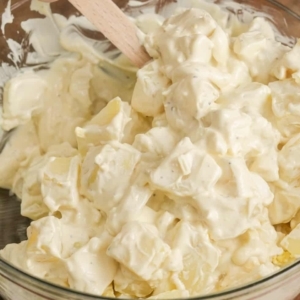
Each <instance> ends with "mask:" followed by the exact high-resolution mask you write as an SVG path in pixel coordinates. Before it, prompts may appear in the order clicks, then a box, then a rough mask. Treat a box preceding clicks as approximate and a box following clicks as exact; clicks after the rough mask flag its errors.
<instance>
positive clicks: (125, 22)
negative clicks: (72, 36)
mask: <svg viewBox="0 0 300 300" xmlns="http://www.w3.org/2000/svg"><path fill="white" fill-rule="evenodd" d="M40 1H43V2H48V3H51V2H55V1H57V0H40ZM69 2H70V3H72V4H73V5H74V6H75V7H76V8H77V9H78V10H79V11H80V12H81V13H82V14H83V15H84V16H85V17H86V18H87V19H88V20H89V21H90V22H91V23H93V24H94V25H95V26H96V28H97V29H98V30H99V31H100V32H102V33H103V34H104V35H105V37H106V38H107V39H108V40H110V41H111V42H112V43H113V44H114V45H115V46H116V47H117V48H118V49H119V50H120V51H121V52H123V53H124V54H125V55H126V56H127V57H128V58H129V59H130V61H131V62H132V63H133V64H134V65H136V66H137V67H139V68H141V67H142V66H143V65H144V64H145V63H146V62H148V61H149V60H150V56H149V55H148V53H147V52H146V51H145V49H144V47H142V46H141V44H140V42H139V39H138V37H137V28H136V26H135V25H134V24H133V23H132V22H131V21H130V20H129V18H128V17H127V16H126V15H125V14H124V13H123V12H122V10H121V9H120V8H119V7H118V6H117V5H116V4H115V3H114V2H113V1H112V0H100V1H99V0H69Z"/></svg>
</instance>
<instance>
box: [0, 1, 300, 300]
mask: <svg viewBox="0 0 300 300" xmlns="http://www.w3.org/2000/svg"><path fill="white" fill-rule="evenodd" d="M194 2H195V3H198V5H195V7H190V8H186V7H185V8H183V7H181V8H180V7H179V8H177V9H175V10H173V12H172V14H171V15H170V16H168V17H163V16H158V15H154V14H143V15H141V16H139V17H137V18H136V19H135V20H133V22H135V23H136V25H137V26H138V27H139V30H140V32H139V37H140V39H141V42H142V43H143V45H144V46H145V48H146V50H147V52H148V53H149V54H150V56H151V57H152V60H151V61H150V62H149V63H147V64H146V65H145V66H144V67H143V68H141V69H139V70H136V69H135V68H134V67H133V66H131V65H130V63H129V62H128V61H127V59H126V58H124V57H123V56H119V57H118V58H116V59H115V60H108V59H106V58H104V56H103V55H102V54H101V53H100V51H98V50H99V49H97V47H94V46H95V45H91V43H90V41H87V39H84V38H83V36H82V32H80V31H78V26H79V25H80V26H86V28H88V29H89V28H90V27H89V26H92V25H90V24H88V22H87V21H86V20H85V19H84V18H83V17H70V18H69V19H66V18H65V17H63V16H61V15H58V14H54V15H53V16H52V18H53V19H54V21H55V23H56V26H57V28H58V29H59V31H55V30H53V39H52V41H51V43H53V44H51V47H52V48H51V49H52V50H51V51H52V54H53V53H54V54H53V55H55V59H54V60H53V59H52V61H51V62H49V61H48V62H47V65H46V66H45V67H42V68H36V67H35V68H27V69H22V70H21V71H20V72H18V73H17V74H16V75H15V76H13V78H11V79H10V80H9V81H8V82H7V83H6V85H5V87H4V94H3V113H2V116H1V118H0V120H1V124H2V128H3V130H4V131H10V130H14V133H13V135H12V136H11V138H10V139H9V141H8V142H7V144H6V145H5V148H4V149H3V151H2V153H1V154H0V186H1V187H2V188H5V189H9V190H11V192H12V193H13V194H15V195H16V196H17V197H18V198H19V199H21V213H22V215H23V216H26V217H28V218H30V219H31V220H32V222H31V225H30V227H29V228H28V231H27V235H28V240H26V241H23V242H22V243H20V244H12V245H7V246H6V247H5V248H4V249H3V250H1V251H0V255H1V257H2V258H3V259H5V260H7V261H8V262H10V263H11V264H13V265H14V266H16V267H18V268H20V269H22V270H24V271H25V272H28V273H30V274H32V275H34V276H37V277H39V278H41V279H44V280H46V281H50V282H52V283H55V284H58V285H61V286H64V287H68V288H71V289H74V290H78V291H82V292H87V293H91V294H95V295H103V296H111V297H125V298H132V297H150V298H182V297H189V296H197V295H202V294H209V293H213V292H218V291H221V290H224V289H228V288H232V287H235V286H239V285H242V284H246V283H249V282H251V281H254V280H258V279H260V278H262V277H265V276H268V275H270V274H272V273H273V272H276V271H277V270H279V269H280V268H281V267H282V266H285V265H286V264H288V263H289V262H292V261H294V260H296V259H297V258H299V257H300V182H299V176H300V155H299V153H300V130H299V128H300V98H299V97H300V42H298V43H296V44H295V46H294V47H292V48H291V47H289V46H287V45H284V44H283V43H281V42H279V41H277V34H276V32H275V29H274V27H273V25H272V24H271V23H270V22H269V21H268V20H267V19H266V18H263V17H253V18H252V20H251V21H250V22H247V23H242V22H240V21H238V20H237V19H235V21H233V19H230V18H228V15H229V14H230V13H229V12H228V11H225V10H222V9H221V8H220V7H218V6H217V5H215V4H208V3H206V2H204V1H199V2H197V1H194ZM201 3H202V4H201ZM49 20H50V17H49V16H48V17H47V18H45V19H37V20H28V21H26V22H24V24H23V25H22V26H23V28H24V30H25V31H27V32H31V33H32V35H31V39H32V40H31V43H32V45H33V46H34V47H35V49H36V51H37V52H36V53H29V59H31V60H34V59H37V55H39V59H40V60H41V58H42V59H44V60H45V61H46V60H47V59H46V57H47V55H46V53H45V51H46V50H45V51H44V49H46V48H47V49H49V45H47V43H50V41H48V40H47V41H45V40H44V41H43V40H42V39H43V37H42V35H41V33H42V29H41V28H42V26H44V25H45V26H48V27H47V28H49V30H50V29H51V26H50V25H49V24H50V23H51V22H50V21H49ZM34 22H40V26H34V25H33V24H34ZM35 24H36V23H35ZM34 28H35V29H34ZM33 30H36V31H39V30H40V32H34V33H33V32H32V31H33ZM39 34H40V35H39ZM38 46H39V47H38ZM43 47H44V48H43Z"/></svg>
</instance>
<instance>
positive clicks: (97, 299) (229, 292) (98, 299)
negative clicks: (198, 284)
mask: <svg viewBox="0 0 300 300" xmlns="http://www.w3.org/2000/svg"><path fill="white" fill-rule="evenodd" d="M2 266H3V267H4V268H1V267H2ZM297 267H300V258H299V259H297V260H296V261H295V262H293V263H291V264H289V265H287V266H285V267H283V268H281V269H280V270H279V271H277V272H274V273H273V274H270V275H269V276H266V277H263V278H261V279H259V280H255V281H252V282H250V283H246V284H244V285H240V286H237V287H233V288H230V289H225V290H223V291H221V292H214V293H211V294H206V295H200V296H192V297H188V298H185V299H188V300H193V299H194V300H207V299H216V298H217V297H224V296H234V294H235V293H239V292H246V291H247V290H249V289H251V288H256V287H259V286H260V285H262V284H263V283H265V282H268V281H270V280H272V279H276V278H279V277H280V276H283V275H285V274H287V273H288V272H289V271H293V270H296V268H297ZM0 269H2V270H3V271H5V269H7V270H8V272H10V273H11V275H13V276H15V277H16V278H18V276H19V275H21V276H23V277H25V279H27V280H29V281H30V280H33V281H35V282H36V283H37V284H38V285H39V286H40V285H41V286H43V287H45V288H46V291H51V289H54V290H56V291H57V292H64V293H69V295H70V296H82V297H86V298H87V300H88V299H90V300H92V299H94V300H105V299H121V300H122V299H123V300H128V298H113V297H107V296H97V295H93V294H89V293H84V292H81V291H76V290H72V289H70V288H67V287H63V286H60V285H57V284H54V283H51V282H49V281H46V280H43V279H41V278H38V277H35V276H33V275H31V274H29V273H26V272H24V271H23V270H21V269H19V268H17V267H15V266H13V265H11V264H10V263H8V262H7V261H6V260H4V259H3V258H1V257H0ZM1 276H2V277H4V278H6V279H7V280H9V281H10V282H12V283H14V284H16V285H18V286H19V287H21V288H23V289H26V290H28V291H30V292H33V293H35V294H36V295H38V294H37V293H36V292H35V291H33V290H31V289H30V288H29V287H26V286H24V285H22V284H20V283H19V280H18V279H16V280H12V279H11V277H12V276H6V275H3V274H1V272H0V277H1ZM40 296H42V295H40ZM45 299H47V298H45ZM49 300H50V299H49ZM172 300H174V299H172Z"/></svg>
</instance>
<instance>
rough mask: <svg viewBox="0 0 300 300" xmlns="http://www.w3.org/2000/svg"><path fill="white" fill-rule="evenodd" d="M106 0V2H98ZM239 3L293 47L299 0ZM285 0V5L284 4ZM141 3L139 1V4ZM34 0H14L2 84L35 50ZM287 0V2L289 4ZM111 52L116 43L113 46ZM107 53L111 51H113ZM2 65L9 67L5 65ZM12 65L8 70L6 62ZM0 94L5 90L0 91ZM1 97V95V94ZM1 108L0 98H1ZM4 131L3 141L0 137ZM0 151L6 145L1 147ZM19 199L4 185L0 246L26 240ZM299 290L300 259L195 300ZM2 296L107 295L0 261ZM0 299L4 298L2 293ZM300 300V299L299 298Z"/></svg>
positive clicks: (161, 1)
mask: <svg viewBox="0 0 300 300" xmlns="http://www.w3.org/2000/svg"><path fill="white" fill-rule="evenodd" d="M99 1H101V0H99ZM114 1H115V2H116V3H117V4H118V5H119V6H120V7H121V8H123V9H124V10H125V12H126V13H127V14H129V15H131V16H136V15H138V14H140V13H141V10H143V9H145V10H149V9H152V10H153V9H155V12H156V13H159V14H168V13H169V12H170V10H172V9H173V8H175V7H176V6H177V5H178V3H179V4H182V3H184V2H185V0H140V1H134V4H135V6H129V4H128V3H129V1H128V0H114ZM210 1H211V2H217V3H223V4H224V3H225V5H227V3H229V2H227V0H223V1H222V0H210ZM236 1H237V2H239V3H246V4H249V5H252V6H253V7H255V9H257V10H258V11H263V12H264V13H267V14H269V15H270V16H271V19H270V20H271V21H272V22H274V23H275V25H276V27H277V28H278V30H279V31H280V33H281V34H282V35H283V36H285V37H288V39H287V38H284V39H282V40H281V41H282V42H284V43H287V44H290V45H292V44H293V43H295V41H296V39H295V37H296V36H297V35H299V33H300V16H299V15H298V14H297V13H296V12H298V13H299V11H300V10H299V4H298V1H299V0H278V2H277V1H275V0H244V1H243V0H236ZM279 1H280V3H279ZM138 2H140V5H136V4H138ZM7 3H8V0H1V1H0V13H1V14H2V13H3V12H4V9H5V7H6V6H7ZM29 4H30V0H12V1H11V5H12V12H13V15H14V22H13V23H12V24H8V25H7V26H6V28H5V29H6V30H5V36H3V35H2V36H0V63H1V64H2V66H1V68H0V78H1V79H2V82H3V81H5V80H7V79H9V77H10V76H12V73H14V71H15V70H16V68H20V67H24V62H25V57H26V53H27V52H28V51H29V50H30V45H29V43H28V40H29V39H28V38H29V37H28V36H26V34H25V33H24V31H23V30H22V29H21V27H20V23H21V22H22V21H24V20H27V19H28V18H31V17H41V16H40V15H39V14H38V13H37V12H32V11H30V9H29ZM284 4H285V5H284ZM52 9H53V11H54V12H58V13H60V14H63V15H65V16H66V17H68V16H70V15H73V14H78V12H77V11H76V10H75V9H74V8H73V7H72V6H71V5H70V4H69V3H68V2H67V1H65V0H61V1H59V2H57V3H54V4H52ZM228 10H230V11H231V12H232V13H234V14H236V15H238V16H239V18H241V19H243V12H242V11H240V10H235V9H234V8H233V7H232V6H231V7H229V6H228ZM85 34H86V35H88V36H89V38H92V39H102V40H103V39H104V38H103V36H102V35H101V34H99V33H97V32H85ZM10 38H11V39H14V40H16V41H17V42H18V43H20V44H21V45H22V47H23V48H24V57H23V59H21V60H20V62H19V64H18V65H17V66H12V62H11V60H10V58H9V55H10V50H9V48H8V46H7V40H8V39H10ZM108 49H110V52H109V53H114V55H115V53H116V52H115V50H114V51H111V50H112V49H113V47H108ZM109 53H108V54H109ZM3 63H4V64H5V65H6V68H4V67H3ZM8 65H10V66H12V67H11V68H9V71H7V70H8V68H7V66H8ZM0 96H1V93H0ZM0 99H1V97H0ZM0 106H1V100H0ZM1 135H2V134H1V131H0V140H1ZM0 152H1V146H0ZM19 204H20V203H19V201H18V200H17V199H15V197H13V196H10V195H9V192H8V191H4V190H1V189H0V249H2V248H3V247H4V246H5V245H6V244H8V243H18V242H20V241H22V240H24V239H25V238H26V228H27V226H28V224H29V222H30V221H29V220H28V219H26V218H23V217H21V216H20V205H19ZM299 294H300V261H299V260H298V261H296V262H294V263H293V264H291V265H289V266H287V267H285V268H283V269H281V270H280V271H279V272H277V273H276V274H273V275H271V276H269V277H266V278H263V279H261V280H259V281H256V282H251V283H249V284H247V285H244V286H240V287H237V288H234V289H231V290H226V291H223V292H221V293H216V294H210V295H206V296H203V297H196V298H194V299H198V300H201V299H202V300H204V299H215V300H225V299H239V300H250V299H256V300H293V299H295V298H296V297H297V295H299ZM0 295H2V297H3V298H4V299H7V300H11V299H12V300H41V299H47V300H66V299H68V300H79V299H80V300H92V299H94V300H96V299H105V298H103V297H97V296H93V295H88V294H84V293H80V292H76V291H71V290H69V289H66V288H62V287H59V286H56V285H54V284H50V283H47V282H44V281H42V280H40V279H38V278H35V277H33V276H31V275H28V274H26V273H24V272H22V271H20V270H18V269H16V268H15V267H13V266H11V265H10V264H8V263H7V262H5V261H4V260H1V259H0ZM0 298H1V296H0ZM299 299H300V298H299Z"/></svg>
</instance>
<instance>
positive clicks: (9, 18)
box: [1, 0, 14, 36]
mask: <svg viewBox="0 0 300 300" xmlns="http://www.w3.org/2000/svg"><path fill="white" fill-rule="evenodd" d="M13 21H14V16H13V14H12V12H11V0H8V1H7V6H6V8H5V10H4V12H3V14H2V16H1V31H2V34H3V35H4V36H5V26H6V25H7V24H11V23H12V22H13Z"/></svg>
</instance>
